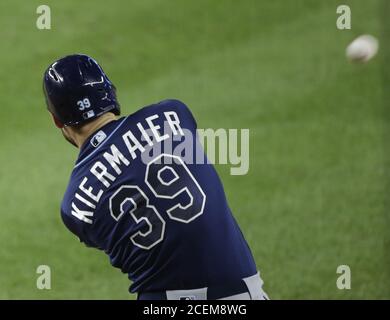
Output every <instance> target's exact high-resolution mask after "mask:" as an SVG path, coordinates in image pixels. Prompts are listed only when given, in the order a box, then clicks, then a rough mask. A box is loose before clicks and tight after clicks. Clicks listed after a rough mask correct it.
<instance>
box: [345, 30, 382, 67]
mask: <svg viewBox="0 0 390 320" xmlns="http://www.w3.org/2000/svg"><path fill="white" fill-rule="evenodd" d="M378 48H379V43H378V40H377V39H376V38H375V37H373V36H371V35H368V34H365V35H362V36H359V37H357V38H356V39H355V40H353V41H352V42H351V43H350V44H349V46H348V47H347V50H346V55H347V58H348V60H351V61H354V62H368V61H369V60H371V59H372V58H373V57H375V55H376V54H377V52H378Z"/></svg>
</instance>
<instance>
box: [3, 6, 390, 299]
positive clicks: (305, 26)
mask: <svg viewBox="0 0 390 320" xmlns="http://www.w3.org/2000/svg"><path fill="white" fill-rule="evenodd" d="M342 3H343V4H349V5H350V6H351V9H352V30H344V31H341V30H338V29H337V28H336V18H337V15H336V7H337V6H338V5H339V4H342ZM40 4H41V1H37V0H32V1H28V2H27V1H21V0H18V1H15V0H12V1H11V0H2V1H1V2H0V35H1V42H2V46H1V48H2V50H1V52H0V61H1V68H0V96H1V99H2V106H1V108H0V119H1V122H0V134H1V136H0V150H1V151H0V204H1V206H0V244H1V246H0V298H1V299H70V298H72V299H129V298H134V297H133V296H129V294H128V293H127V288H128V286H129V283H128V280H127V276H126V275H123V274H121V272H120V271H117V270H115V269H114V268H112V267H111V266H110V264H109V261H108V259H107V258H106V256H105V255H104V254H103V253H101V252H98V251H95V250H91V249H87V248H85V247H84V246H82V245H81V244H80V243H78V241H77V240H76V238H75V237H73V235H72V234H71V233H69V232H68V231H67V230H66V229H65V227H64V226H63V224H62V221H61V219H60V215H59V205H60V201H61V199H62V196H63V192H64V190H65V187H66V184H67V181H68V177H69V174H70V172H71V170H72V167H73V163H74V161H75V159H76V157H77V150H76V149H74V148H73V147H72V146H70V145H69V144H67V143H66V142H65V141H64V140H63V139H62V136H61V135H60V133H59V132H58V131H57V130H55V129H54V127H53V125H52V123H51V120H50V118H49V116H48V113H47V112H46V111H45V104H44V99H43V95H42V83H41V79H42V74H43V71H44V70H45V68H46V67H47V65H48V64H49V63H50V62H52V61H53V60H55V59H56V58H58V57H60V56H63V55H66V54H69V53H75V52H80V53H87V54H89V55H92V56H93V57H95V58H96V59H97V60H98V61H99V62H100V63H101V64H102V65H103V67H104V69H105V71H106V72H107V73H108V75H109V76H110V78H111V80H112V81H113V82H114V83H115V84H116V86H117V88H118V95H119V99H120V101H121V104H122V110H123V113H124V114H126V113H131V112H133V111H134V110H136V109H137V108H139V107H140V106H143V105H146V104H149V103H151V102H156V101H159V100H162V99H165V98H178V99H181V100H183V101H184V102H186V103H187V104H188V105H189V106H190V108H191V109H192V111H193V113H194V115H195V117H196V118H197V120H198V125H199V127H201V128H215V129H216V128H249V129H250V135H251V144H250V146H251V149H250V161H251V162H250V171H249V173H248V174H247V175H245V176H231V175H230V174H229V167H228V166H222V165H221V166H218V171H219V172H220V174H221V177H222V180H223V182H224V185H225V190H226V193H227V196H228V199H229V202H230V205H231V207H232V210H233V212H234V213H235V216H236V217H237V219H238V221H239V223H240V225H241V227H242V229H243V232H244V234H245V235H246V238H247V240H248V242H249V244H250V246H251V248H252V250H253V253H254V255H255V258H256V262H257V264H258V266H259V268H260V269H261V271H262V276H263V278H264V280H265V289H266V291H267V292H268V294H269V295H270V297H271V298H273V299H311V298H318V299H356V298H359V299H360V298H362V299H374V298H379V299H384V298H387V299H390V272H389V269H390V255H389V250H388V247H386V243H389V242H388V240H389V237H388V234H389V231H388V230H389V226H390V224H389V219H388V218H387V217H388V215H387V217H386V210H385V209H386V198H387V197H388V195H387V194H386V190H388V188H387V181H388V179H387V178H386V172H387V171H386V170H385V163H386V161H385V159H386V152H385V133H386V121H385V117H384V115H385V109H384V102H383V95H382V92H383V88H382V80H383V78H382V68H383V66H384V64H383V63H382V61H383V59H384V57H383V51H382V52H380V55H379V57H377V58H376V59H375V60H373V61H372V62H370V63H369V64H366V65H354V64H351V63H348V62H347V61H346V59H345V54H344V50H345V47H346V45H347V44H348V43H349V42H350V41H351V40H352V39H353V38H354V37H355V36H357V35H359V34H362V33H371V34H373V35H375V36H377V37H379V39H382V40H383V34H382V31H383V30H382V26H381V24H382V22H381V14H380V13H381V12H382V11H383V8H382V1H379V0H370V1H365V0H344V1H341V2H340V1H335V0H327V1H318V0H273V1H265V0H244V1H233V0H223V1H222V0H221V1H211V0H209V1H206V0H197V1H179V0H171V1H162V0H143V1H118V0H112V1H109V2H106V1H76V0H72V1H54V0H47V1H45V4H48V5H49V6H50V7H51V10H52V29H51V30H45V31H41V30H38V29H37V28H36V27H35V22H36V19H37V16H38V15H37V14H36V8H37V6H38V5H40ZM387 213H388V212H387ZM41 264H46V265H49V266H50V267H51V271H52V289H51V290H38V289H37V288H36V278H37V274H36V268H37V266H38V265H41ZM342 264H347V265H349V266H350V268H351V271H352V288H351V290H338V289H337V287H336V279H337V276H338V275H337V274H336V268H337V266H339V265H342Z"/></svg>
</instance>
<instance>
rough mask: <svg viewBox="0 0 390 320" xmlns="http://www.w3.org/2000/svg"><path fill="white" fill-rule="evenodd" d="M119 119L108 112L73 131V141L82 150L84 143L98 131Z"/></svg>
mask: <svg viewBox="0 0 390 320" xmlns="http://www.w3.org/2000/svg"><path fill="white" fill-rule="evenodd" d="M116 119H117V118H116V116H115V115H114V114H113V113H111V112H107V113H105V114H103V115H101V116H100V117H99V118H97V119H95V120H93V121H92V122H89V123H87V124H85V125H83V126H82V127H81V128H78V129H76V130H72V131H73V134H72V135H73V140H74V142H75V143H76V145H77V147H78V148H79V149H80V148H81V146H82V145H83V144H84V142H85V141H86V140H87V139H88V138H89V137H90V136H91V135H92V134H93V133H94V132H96V131H98V130H99V129H100V128H102V127H104V126H105V125H106V124H107V123H109V122H111V121H115V120H116Z"/></svg>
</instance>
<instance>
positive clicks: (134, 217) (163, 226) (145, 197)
mask: <svg viewBox="0 0 390 320" xmlns="http://www.w3.org/2000/svg"><path fill="white" fill-rule="evenodd" d="M128 187H130V188H135V189H137V190H138V191H139V193H141V194H142V196H143V197H144V199H145V201H146V207H147V208H151V209H153V211H154V212H155V213H156V214H157V216H158V218H159V219H160V221H161V222H162V229H161V236H160V238H159V239H157V240H156V241H155V242H153V243H152V244H151V245H150V246H148V247H145V246H142V245H140V244H139V243H136V242H135V241H134V237H136V236H137V235H141V236H143V237H145V236H147V235H148V234H150V233H151V232H152V230H153V226H152V224H151V223H150V222H149V220H148V218H146V217H142V218H139V219H138V218H137V217H136V216H134V210H136V209H137V208H138V206H137V204H136V203H135V201H134V200H133V198H126V199H125V200H123V201H122V203H121V205H120V210H121V213H120V215H119V216H118V218H116V217H115V216H114V214H113V210H112V199H113V198H114V197H115V196H116V195H117V194H118V192H120V191H121V190H122V189H123V188H128ZM127 201H131V202H132V203H133V205H134V208H133V209H131V210H130V212H129V213H130V214H131V216H132V217H133V219H134V221H135V222H136V223H137V224H139V222H140V221H141V220H145V221H146V223H147V224H148V226H149V231H148V232H146V233H142V232H141V231H137V232H136V233H134V234H133V235H132V236H131V237H130V240H131V242H132V243H133V244H134V245H135V246H137V247H139V248H142V249H145V250H149V249H151V248H152V247H154V246H155V245H156V244H158V243H160V242H161V241H162V240H163V239H164V235H165V220H164V219H163V218H162V217H161V215H160V213H159V212H158V211H157V209H156V207H155V206H154V205H151V204H150V203H149V198H148V197H147V196H146V194H145V193H144V192H143V191H142V190H141V188H140V187H138V186H137V185H123V186H121V187H120V188H119V189H118V190H117V191H115V193H114V194H113V195H112V196H111V197H110V199H109V207H110V214H111V216H112V217H113V218H114V220H116V221H118V220H119V219H120V218H121V217H122V216H123V214H124V213H125V211H124V210H123V205H124V204H125V202H127Z"/></svg>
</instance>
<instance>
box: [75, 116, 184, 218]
mask: <svg viewBox="0 0 390 320" xmlns="http://www.w3.org/2000/svg"><path fill="white" fill-rule="evenodd" d="M164 118H165V119H164V124H165V127H168V128H169V129H170V133H169V134H168V133H166V132H164V134H161V132H160V131H161V130H162V128H161V126H160V125H158V124H157V123H156V120H157V119H159V115H158V114H154V115H152V116H149V117H147V118H145V120H144V122H145V123H146V125H147V126H145V125H143V124H142V123H141V122H138V123H137V128H138V130H139V132H138V133H140V134H141V139H142V142H143V143H142V142H141V141H139V140H138V139H137V138H136V137H135V135H134V134H133V132H132V131H131V130H128V131H127V132H125V133H124V134H123V135H122V140H123V142H124V144H125V145H126V148H127V152H126V154H123V153H122V152H121V151H119V149H118V147H117V146H116V145H115V144H111V146H110V148H109V150H110V151H106V152H105V153H104V154H103V158H104V160H105V163H103V162H102V161H100V160H98V161H96V162H95V163H94V164H93V165H92V167H91V169H90V170H89V171H90V172H91V173H92V174H93V175H94V176H95V177H96V178H97V180H99V181H100V182H101V184H102V187H101V188H100V189H98V190H94V188H93V187H92V186H91V185H88V177H87V176H85V177H84V178H83V180H82V181H81V183H80V185H79V187H78V189H77V191H76V193H75V199H77V200H79V201H80V202H81V203H83V204H84V205H86V206H87V207H88V210H81V209H80V208H79V207H78V206H76V204H75V202H74V201H72V215H73V216H75V217H76V218H78V219H79V220H81V221H83V222H85V223H89V224H92V222H93V221H92V219H91V218H92V217H93V215H94V211H93V210H94V209H96V206H97V204H98V203H99V201H100V199H101V197H102V195H103V193H104V191H105V190H106V189H107V188H109V187H110V186H111V184H112V183H113V182H114V181H115V180H116V179H117V178H118V177H119V176H120V175H121V174H122V170H121V166H126V167H127V166H129V164H130V163H131V160H134V159H136V158H137V156H138V155H137V153H136V152H138V153H140V154H142V153H143V152H145V150H147V149H148V147H149V148H152V147H153V146H154V144H156V143H160V142H162V141H164V140H166V139H168V138H170V137H171V136H184V131H183V129H182V128H181V126H180V119H179V117H178V115H177V113H176V112H174V111H166V112H164ZM123 121H125V120H123ZM166 129H167V128H164V131H167V130H166ZM151 135H152V137H151ZM109 168H110V172H109ZM111 169H112V170H111ZM90 209H92V211H91V210H90Z"/></svg>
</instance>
